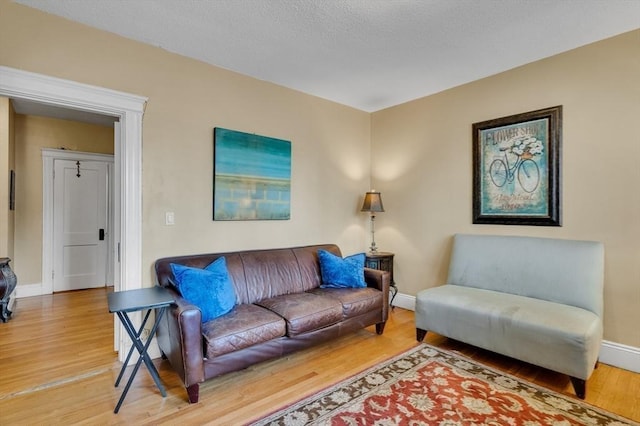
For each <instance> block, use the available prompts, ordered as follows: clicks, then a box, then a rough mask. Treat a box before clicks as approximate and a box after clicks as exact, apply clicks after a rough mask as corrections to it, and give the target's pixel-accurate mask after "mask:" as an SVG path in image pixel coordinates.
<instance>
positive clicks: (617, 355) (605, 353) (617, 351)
mask: <svg viewBox="0 0 640 426" xmlns="http://www.w3.org/2000/svg"><path fill="white" fill-rule="evenodd" d="M393 306H397V307H399V308H403V309H408V310H410V311H415V310H416V297H415V296H410V295H408V294H403V293H398V295H397V296H396V298H395V299H393ZM600 362H602V363H603V364H608V365H612V366H614V367H618V368H622V369H624V370H629V371H633V372H634V373H640V348H636V347H633V346H627V345H623V344H620V343H615V342H609V341H607V340H603V341H602V345H601V346H600Z"/></svg>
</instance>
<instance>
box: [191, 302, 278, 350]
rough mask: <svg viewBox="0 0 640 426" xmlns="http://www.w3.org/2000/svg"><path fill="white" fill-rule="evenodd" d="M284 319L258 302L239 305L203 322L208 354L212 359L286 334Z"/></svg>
mask: <svg viewBox="0 0 640 426" xmlns="http://www.w3.org/2000/svg"><path fill="white" fill-rule="evenodd" d="M285 331H286V326H285V322H284V320H283V319H282V318H281V317H280V316H278V315H276V314H274V313H273V312H271V311H269V310H267V309H264V308H261V307H259V306H256V305H238V306H236V307H235V308H234V309H233V310H232V311H231V312H229V313H228V314H227V315H224V316H222V317H219V318H216V319H214V320H212V321H209V322H207V323H205V324H203V325H202V335H203V337H204V343H205V348H204V351H205V356H206V357H207V358H213V357H216V356H220V355H223V354H226V353H229V352H234V351H237V350H239V349H243V348H246V347H249V346H252V345H255V344H258V343H262V342H266V341H268V340H272V339H275V338H278V337H282V336H284V335H285Z"/></svg>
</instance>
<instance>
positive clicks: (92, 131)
mask: <svg viewBox="0 0 640 426" xmlns="http://www.w3.org/2000/svg"><path fill="white" fill-rule="evenodd" d="M15 141H16V144H15V145H16V210H15V213H16V220H15V246H14V249H15V261H14V264H13V270H14V271H15V273H16V275H17V276H18V284H19V285H22V284H34V283H40V282H41V281H42V279H41V278H42V148H56V149H67V150H70V151H81V152H96V153H101V154H113V128H111V127H104V126H98V125H95V124H87V123H78V122H75V121H68V120H58V119H54V118H45V117H36V116H31V115H22V114H16V115H15Z"/></svg>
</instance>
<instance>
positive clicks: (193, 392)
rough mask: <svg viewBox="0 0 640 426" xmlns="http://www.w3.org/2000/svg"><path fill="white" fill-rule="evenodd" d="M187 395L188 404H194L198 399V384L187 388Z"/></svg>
mask: <svg viewBox="0 0 640 426" xmlns="http://www.w3.org/2000/svg"><path fill="white" fill-rule="evenodd" d="M187 394H188V395H189V402H190V403H191V404H195V403H196V402H198V399H199V398H200V384H199V383H196V384H194V385H191V386H187Z"/></svg>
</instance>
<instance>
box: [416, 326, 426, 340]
mask: <svg viewBox="0 0 640 426" xmlns="http://www.w3.org/2000/svg"><path fill="white" fill-rule="evenodd" d="M426 335H427V330H422V329H421V328H416V339H418V342H422V341H423V340H424V338H425V336H426Z"/></svg>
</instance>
